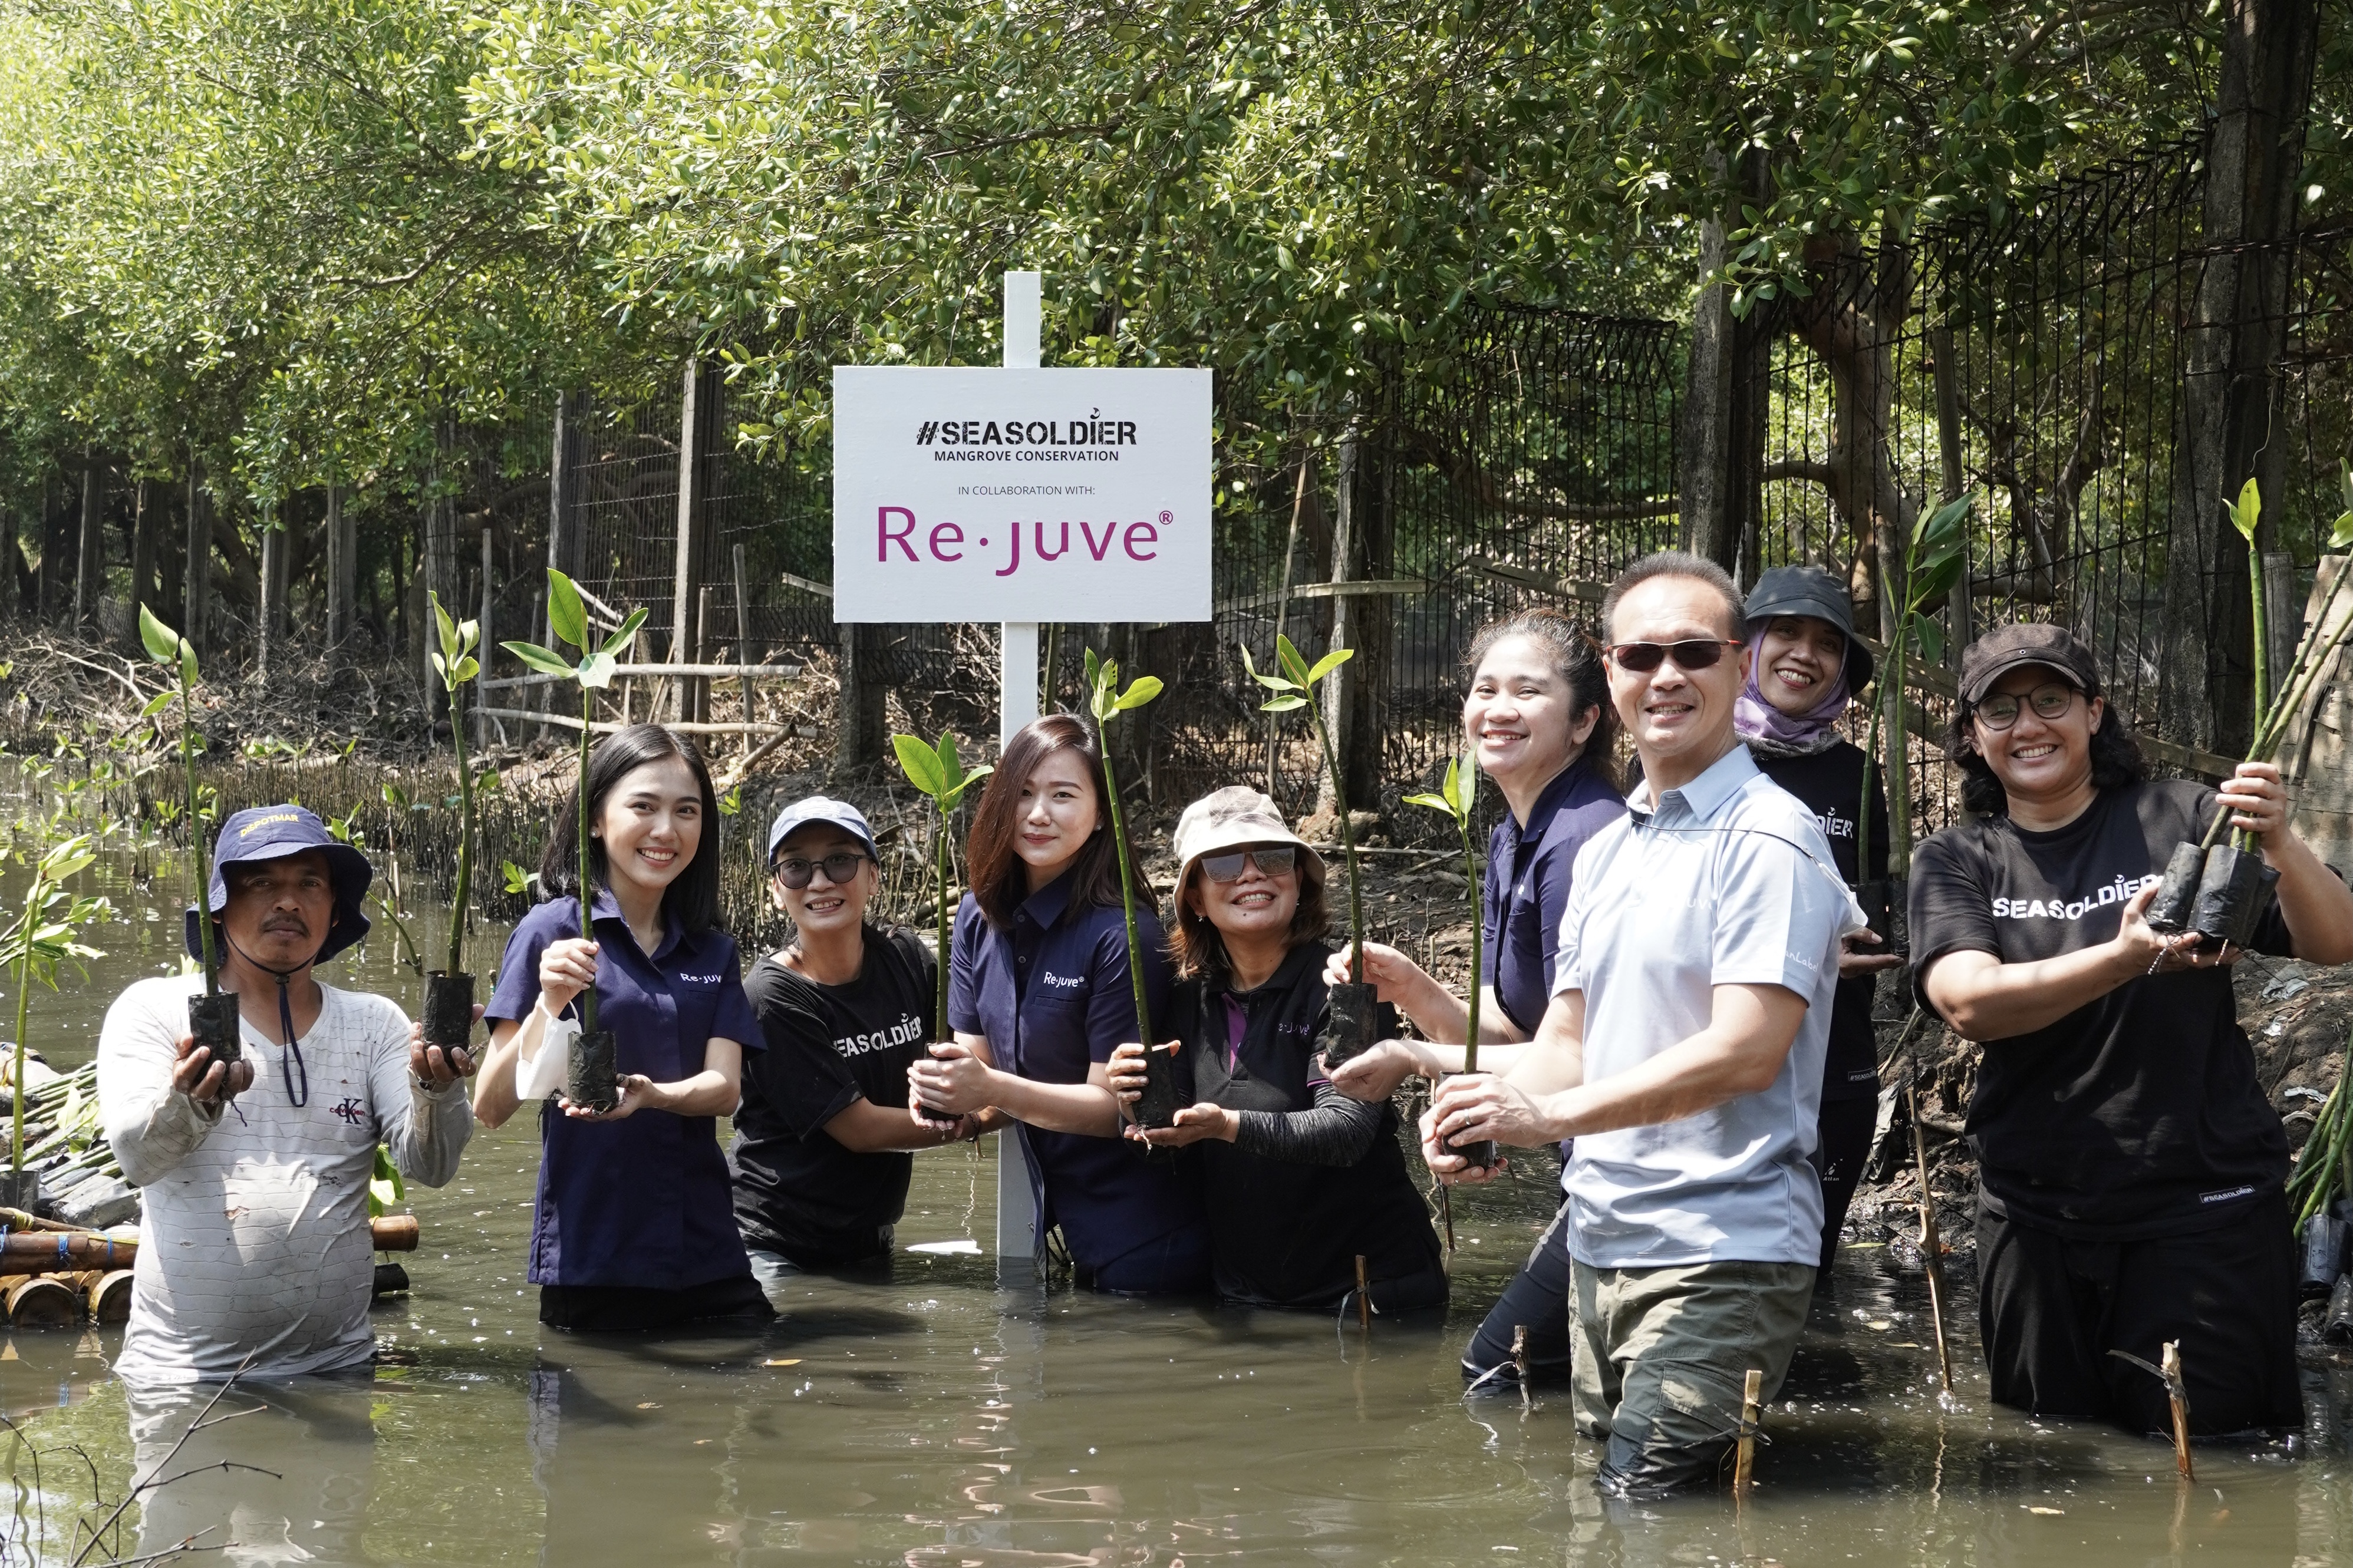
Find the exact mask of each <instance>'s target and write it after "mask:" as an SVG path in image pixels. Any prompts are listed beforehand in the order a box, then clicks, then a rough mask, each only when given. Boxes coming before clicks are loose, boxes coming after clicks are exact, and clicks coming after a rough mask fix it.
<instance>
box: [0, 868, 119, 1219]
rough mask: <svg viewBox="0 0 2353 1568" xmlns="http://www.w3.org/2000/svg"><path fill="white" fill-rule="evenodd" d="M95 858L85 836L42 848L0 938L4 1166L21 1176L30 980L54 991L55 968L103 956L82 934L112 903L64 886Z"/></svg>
mask: <svg viewBox="0 0 2353 1568" xmlns="http://www.w3.org/2000/svg"><path fill="white" fill-rule="evenodd" d="M97 858H98V854H97V852H96V851H95V850H94V849H92V848H91V847H90V836H89V835H88V834H76V835H75V836H74V837H70V838H68V839H66V840H64V841H63V842H62V843H58V844H55V845H50V846H48V847H46V848H44V849H43V850H42V852H41V855H40V858H38V859H37V860H36V861H35V862H34V863H33V885H32V886H31V887H30V888H29V889H26V893H25V907H24V908H23V909H22V910H20V911H18V913H17V916H16V923H15V924H13V925H11V926H10V927H9V928H8V930H7V931H6V932H5V934H0V964H5V965H7V966H8V967H9V968H10V969H11V970H13V971H14V972H15V974H16V1046H15V1053H14V1060H13V1070H12V1072H11V1073H10V1076H9V1079H8V1082H9V1084H10V1086H11V1089H12V1093H11V1096H10V1098H11V1099H12V1100H14V1102H15V1103H14V1106H13V1109H12V1110H11V1112H10V1118H9V1120H10V1124H11V1125H10V1131H9V1142H8V1156H9V1165H8V1168H9V1170H10V1171H11V1172H12V1173H16V1174H20V1175H21V1174H22V1173H23V1172H24V1169H25V1100H26V1096H25V1095H24V1094H23V1093H22V1092H14V1091H15V1090H16V1088H17V1086H21V1085H22V1084H23V1083H24V1081H25V1022H26V1017H27V1016H28V1015H29V1009H30V1007H31V1005H32V1000H33V982H34V981H36V980H37V981H39V982H40V983H41V984H44V985H47V987H48V988H49V989H50V990H51V991H55V990H56V989H57V988H58V967H59V966H60V965H63V964H69V963H70V964H72V965H73V966H74V968H75V970H76V971H77V972H78V973H86V972H83V971H82V969H81V961H82V960H83V959H86V958H102V957H104V956H105V954H103V953H101V952H99V950H98V949H96V948H94V947H91V946H90V945H89V944H87V943H85V942H83V941H82V940H81V933H82V932H83V931H85V930H87V929H88V928H89V927H90V926H91V925H92V924H94V923H96V922H97V921H104V920H111V919H112V918H113V915H114V907H113V905H112V904H111V903H109V902H108V901H107V900H106V899H105V897H104V896H102V895H98V896H90V895H79V894H74V893H70V892H69V891H67V889H66V888H65V886H64V884H65V883H67V882H68V881H70V880H71V879H74V878H75V877H78V876H79V875H81V873H82V872H84V871H86V870H88V869H89V868H90V864H91V862H93V861H94V860H96V859H97Z"/></svg>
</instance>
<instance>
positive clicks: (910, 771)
mask: <svg viewBox="0 0 2353 1568" xmlns="http://www.w3.org/2000/svg"><path fill="white" fill-rule="evenodd" d="M891 749H892V751H893V752H897V753H898V754H899V768H900V771H901V772H902V773H905V774H906V775H907V782H908V783H909V784H913V785H914V786H915V788H916V789H917V790H918V791H920V792H921V793H922V794H923V795H928V796H929V797H930V798H932V799H933V800H938V799H939V798H940V797H941V796H942V795H945V794H946V793H947V787H948V774H947V769H946V767H945V766H944V764H943V763H941V761H940V756H939V753H938V752H934V751H933V750H932V748H931V747H930V745H928V744H927V743H926V742H924V741H923V739H922V738H921V737H920V736H915V735H893V736H892V737H891Z"/></svg>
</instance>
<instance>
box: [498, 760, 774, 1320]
mask: <svg viewBox="0 0 2353 1568" xmlns="http://www.w3.org/2000/svg"><path fill="white" fill-rule="evenodd" d="M587 794H588V822H589V826H588V832H589V880H590V884H591V888H592V891H593V899H592V902H591V906H590V907H591V910H592V912H593V916H594V920H595V924H596V933H595V934H596V940H595V941H594V942H584V941H582V940H581V939H580V905H579V901H578V897H577V893H576V890H575V887H574V882H575V869H574V865H575V862H574V854H575V851H574V847H573V846H574V844H575V842H576V837H577V828H576V826H575V824H576V818H575V816H573V814H572V812H570V811H567V812H565V816H564V819H563V821H562V822H561V823H560V824H559V825H558V827H557V831H556V833H555V835H554V837H553V838H552V839H550V840H549V842H548V847H547V853H546V855H545V857H544V858H543V859H542V860H541V862H540V892H541V896H542V897H543V899H545V900H546V901H545V902H543V903H542V904H540V905H539V906H538V907H536V908H535V909H533V910H532V911H531V912H530V913H529V914H527V915H525V916H524V917H523V918H522V923H521V924H519V925H517V926H516V927H515V931H514V935H513V936H512V937H511V938H510V939H508V942H507V950H506V956H505V957H504V958H503V959H502V960H501V962H500V964H499V983H498V988H497V990H496V991H495V992H493V993H492V994H491V1005H490V1006H489V1007H488V1008H486V1009H485V1010H484V1016H485V1017H487V1018H488V1019H489V1020H491V1026H492V1027H491V1053H490V1056H489V1058H488V1059H487V1060H486V1061H485V1062H484V1063H483V1066H482V1073H481V1077H480V1080H479V1081H478V1082H477V1083H476V1085H475V1088H474V1114H475V1115H476V1117H478V1118H479V1119H480V1121H482V1123H483V1124H484V1125H486V1126H490V1127H496V1126H498V1125H500V1124H501V1122H503V1121H506V1119H507V1118H508V1117H510V1116H512V1115H513V1114H514V1112H515V1110H516V1109H517V1105H518V1101H517V1100H516V1096H515V1072H516V1068H517V1065H518V1063H519V1062H522V1061H528V1060H532V1059H533V1058H536V1057H537V1055H538V1052H539V1048H540V1044H541V1041H542V1040H543V1038H544V1037H545V1031H546V1026H547V1025H548V1023H549V1022H550V1021H551V1020H552V1019H554V1017H556V1016H560V1015H562V1014H563V1013H565V1011H566V1010H567V1009H568V1008H570V1007H571V1006H572V1005H573V1003H574V1001H575V998H577V997H578V996H579V994H580V993H581V992H583V991H585V990H586V989H587V988H588V987H589V986H590V985H592V984H593V985H594V986H595V987H596V1021H597V1024H598V1026H600V1027H603V1028H607V1029H610V1030H611V1031H612V1032H613V1036H614V1039H615V1044H616V1051H617V1067H618V1068H619V1071H620V1075H621V1076H620V1090H621V1092H620V1100H619V1103H617V1105H615V1106H614V1108H613V1109H612V1110H606V1111H596V1110H588V1109H587V1108H586V1107H583V1106H578V1105H575V1104H573V1103H572V1102H571V1101H570V1100H565V1099H564V1098H562V1097H561V1096H558V1097H556V1098H555V1099H554V1100H553V1101H550V1102H546V1103H543V1105H542V1106H541V1108H540V1119H539V1129H540V1150H541V1160H540V1168H539V1193H538V1197H537V1200H536V1202H535V1203H534V1205H533V1210H532V1228H531V1281H532V1283H533V1284H534V1285H537V1286H538V1287H539V1288H540V1292H539V1318H540V1321H542V1322H543V1323H548V1324H551V1325H553V1326H554V1327H556V1328H561V1329H587V1330H628V1329H656V1328H664V1327H668V1326H670V1325H671V1324H675V1323H682V1322H687V1321H693V1320H696V1319H703V1318H733V1317H744V1318H765V1317H769V1316H771V1315H772V1313H771V1310H770V1308H769V1306H768V1302H767V1298H766V1297H765V1296H764V1295H762V1294H761V1291H760V1287H759V1285H758V1284H757V1283H756V1282H755V1281H754V1279H753V1278H752V1266H751V1262H750V1260H749V1259H748V1258H745V1256H744V1242H743V1238H742V1237H740V1236H738V1235H737V1234H736V1230H735V1215H734V1210H733V1204H732V1201H731V1198H730V1194H729V1189H728V1181H727V1162H726V1159H725V1158H724V1156H723V1155H722V1153H721V1152H720V1148H719V1139H718V1131H717V1122H716V1119H717V1118H718V1117H720V1116H723V1115H725V1114H727V1113H729V1112H731V1111H733V1110H734V1109H735V1101H736V1097H737V1086H738V1084H739V1082H740V1080H741V1078H742V1072H743V1063H744V1051H745V1050H746V1049H747V1048H748V1049H752V1050H757V1049H759V1048H761V1043H762V1036H761V1033H760V1022H759V1019H758V1018H757V1017H756V1016H754V1014H753V1011H752V1005H751V1004H750V1003H749V1002H748V1001H746V1000H745V999H744V986H743V978H742V973H741V969H740V965H739V963H738V961H737V958H736V953H735V941H734V939H733V937H731V936H729V935H728V934H727V933H726V932H725V931H720V930H718V929H716V927H717V922H718V918H719V845H718V822H719V808H718V802H717V800H716V799H715V798H714V797H713V795H712V788H711V773H710V771H709V770H708V769H707V768H705V767H704V765H703V762H702V753H701V752H699V751H697V750H696V748H695V745H694V742H692V741H690V740H687V739H686V738H684V737H683V736H680V735H677V734H673V733H672V732H671V731H668V730H665V729H663V728H661V727H660V726H659V725H657V724H636V725H632V726H630V727H629V728H628V729H626V730H623V731H619V732H617V733H616V734H613V735H610V736H607V738H606V740H605V741H604V742H603V743H602V744H600V745H599V746H597V748H596V751H595V752H592V753H591V754H590V756H589V758H588V789H587Z"/></svg>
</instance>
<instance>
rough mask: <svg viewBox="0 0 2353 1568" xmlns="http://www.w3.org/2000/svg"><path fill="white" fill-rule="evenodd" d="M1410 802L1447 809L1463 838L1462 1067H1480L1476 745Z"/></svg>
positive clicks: (1451, 761)
mask: <svg viewBox="0 0 2353 1568" xmlns="http://www.w3.org/2000/svg"><path fill="white" fill-rule="evenodd" d="M1405 803H1406V804H1407V805H1418V806H1420V807H1422V808H1423V809H1424V810H1427V811H1436V812H1443V813H1444V814H1445V815H1446V816H1448V817H1449V818H1451V820H1452V822H1453V824H1454V830H1455V832H1456V833H1457V834H1458V835H1459V836H1460V837H1461V840H1462V880H1463V886H1464V887H1465V889H1467V892H1466V895H1465V896H1466V897H1467V898H1468V899H1469V900H1470V910H1471V984H1470V986H1469V990H1470V993H1471V996H1470V1006H1469V1009H1468V1011H1469V1015H1470V1017H1469V1022H1468V1025H1467V1026H1466V1029H1465V1032H1464V1034H1463V1037H1462V1040H1463V1045H1462V1070H1463V1071H1464V1072H1477V1071H1478V1070H1479V1004H1480V1002H1481V1000H1482V997H1481V994H1480V984H1479V972H1480V969H1481V953H1480V951H1479V947H1480V942H1481V941H1482V937H1483V935H1484V929H1483V927H1482V920H1481V912H1480V909H1479V892H1480V889H1479V851H1478V849H1477V848H1476V847H1474V846H1473V845H1472V840H1471V814H1472V811H1473V810H1474V809H1475V808H1476V807H1477V806H1478V804H1479V753H1478V752H1477V751H1476V750H1475V749H1474V750H1472V751H1468V752H1463V753H1462V754H1461V756H1460V757H1449V758H1447V759H1446V777H1445V778H1444V779H1443V780H1442V781H1440V784H1439V786H1438V791H1437V793H1436V794H1434V795H1408V796H1406V797H1405Z"/></svg>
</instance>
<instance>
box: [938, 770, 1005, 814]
mask: <svg viewBox="0 0 2353 1568" xmlns="http://www.w3.org/2000/svg"><path fill="white" fill-rule="evenodd" d="M996 771H997V770H996V769H995V768H993V767H991V766H989V765H988V764H987V763H981V764H979V765H978V766H976V767H972V768H967V769H966V770H965V775H964V777H963V778H961V779H959V780H958V781H957V782H956V785H955V788H954V789H952V790H950V791H948V793H947V794H946V795H945V796H944V797H943V798H942V800H941V802H940V804H941V805H944V806H946V807H947V808H948V809H949V810H951V811H953V810H955V804H956V802H958V801H960V800H962V799H963V798H964V792H965V791H966V790H968V789H970V788H971V787H972V786H973V785H975V784H978V783H979V782H980V781H981V780H983V779H985V778H987V776H988V775H989V774H991V773H995V772H996Z"/></svg>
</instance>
